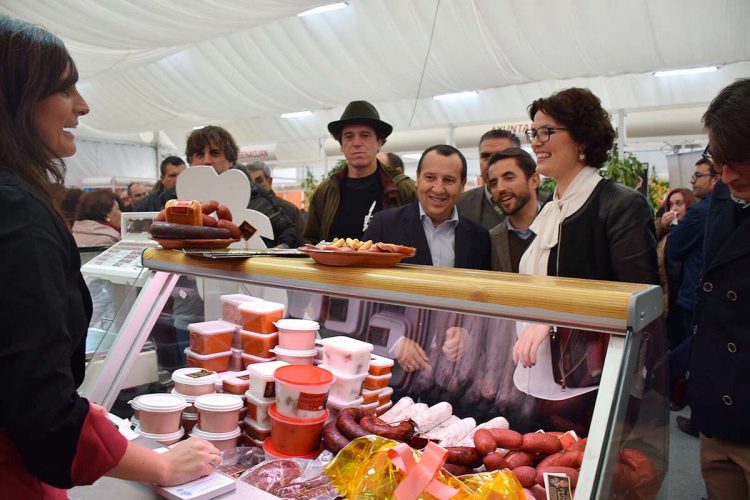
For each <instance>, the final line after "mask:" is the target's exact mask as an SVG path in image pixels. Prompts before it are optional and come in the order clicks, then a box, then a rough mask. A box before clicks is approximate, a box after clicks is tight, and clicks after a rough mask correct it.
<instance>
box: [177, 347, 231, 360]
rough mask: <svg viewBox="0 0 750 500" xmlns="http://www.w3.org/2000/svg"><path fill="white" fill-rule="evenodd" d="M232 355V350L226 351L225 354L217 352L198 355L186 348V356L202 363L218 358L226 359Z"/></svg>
mask: <svg viewBox="0 0 750 500" xmlns="http://www.w3.org/2000/svg"><path fill="white" fill-rule="evenodd" d="M231 355H232V350H231V349H230V350H228V351H224V352H217V353H215V354H196V353H194V352H193V351H191V350H190V348H189V347H186V348H185V356H190V357H191V358H195V359H198V360H201V361H204V360H207V359H216V358H226V357H227V356H231Z"/></svg>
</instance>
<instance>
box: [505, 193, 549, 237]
mask: <svg viewBox="0 0 750 500" xmlns="http://www.w3.org/2000/svg"><path fill="white" fill-rule="evenodd" d="M541 209H542V202H540V201H537V202H536V213H537V214H538V213H539V211H540V210H541ZM505 226H506V227H507V228H508V231H513V232H514V233H516V235H517V236H518V237H519V238H521V239H522V240H527V239H529V237H530V236H531V235H532V234H534V231H532V230H531V228H529V229H526V231H519V230H518V229H516V228H515V227H513V224H511V222H510V217H506V218H505Z"/></svg>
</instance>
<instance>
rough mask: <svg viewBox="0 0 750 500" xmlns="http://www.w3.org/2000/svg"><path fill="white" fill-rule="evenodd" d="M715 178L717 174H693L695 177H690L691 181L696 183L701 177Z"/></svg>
mask: <svg viewBox="0 0 750 500" xmlns="http://www.w3.org/2000/svg"><path fill="white" fill-rule="evenodd" d="M715 176H716V174H693V175H691V176H690V180H691V181H693V182H695V181H697V180H698V179H700V178H701V177H715Z"/></svg>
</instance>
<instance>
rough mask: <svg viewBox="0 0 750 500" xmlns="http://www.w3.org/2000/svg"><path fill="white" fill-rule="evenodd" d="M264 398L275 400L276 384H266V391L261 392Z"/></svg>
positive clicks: (272, 382)
mask: <svg viewBox="0 0 750 500" xmlns="http://www.w3.org/2000/svg"><path fill="white" fill-rule="evenodd" d="M263 397H264V398H275V397H276V382H274V381H271V382H266V390H265V391H263Z"/></svg>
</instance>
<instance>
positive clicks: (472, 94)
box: [433, 90, 478, 101]
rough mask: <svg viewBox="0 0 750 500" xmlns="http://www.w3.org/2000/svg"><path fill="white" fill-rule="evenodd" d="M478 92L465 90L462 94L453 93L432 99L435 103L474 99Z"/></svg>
mask: <svg viewBox="0 0 750 500" xmlns="http://www.w3.org/2000/svg"><path fill="white" fill-rule="evenodd" d="M477 95H478V92H477V91H476V90H466V91H464V92H454V93H452V94H440V95H436V96H435V97H433V99H435V100H436V101H446V100H449V99H463V98H464V97H476V96H477Z"/></svg>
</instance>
